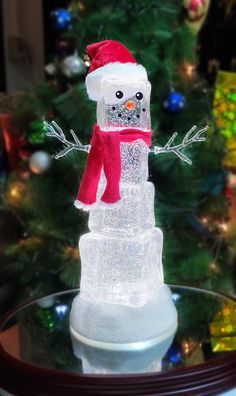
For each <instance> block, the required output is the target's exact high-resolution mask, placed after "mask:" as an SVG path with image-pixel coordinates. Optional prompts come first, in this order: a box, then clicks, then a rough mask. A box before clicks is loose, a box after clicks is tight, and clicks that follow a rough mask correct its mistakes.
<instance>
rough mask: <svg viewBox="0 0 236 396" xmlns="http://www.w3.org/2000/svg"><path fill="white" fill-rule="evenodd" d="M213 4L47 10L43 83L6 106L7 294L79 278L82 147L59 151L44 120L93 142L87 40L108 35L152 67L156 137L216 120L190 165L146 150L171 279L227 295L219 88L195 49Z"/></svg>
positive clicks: (28, 294) (140, 3)
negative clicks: (216, 110) (215, 95)
mask: <svg viewBox="0 0 236 396" xmlns="http://www.w3.org/2000/svg"><path fill="white" fill-rule="evenodd" d="M193 3H194V4H195V3H196V4H197V5H198V6H196V4H195V6H194V4H193ZM208 6H209V1H206V2H202V1H200V0H199V1H198V2H192V1H191V0H190V1H185V2H183V1H179V0H178V1H175V0H167V1H165V2H156V1H155V2H154V1H149V2H146V1H144V0H136V1H120V2H116V1H109V2H108V1H106V0H104V1H102V2H99V5H98V4H97V3H96V2H95V1H94V0H88V1H86V2H83V1H79V2H78V1H74V2H68V8H64V9H61V8H60V9H55V10H53V11H52V13H51V16H50V18H51V19H50V20H51V29H52V30H53V29H54V30H53V32H54V33H53V34H54V35H55V36H57V38H56V41H55V52H54V54H53V56H52V57H51V59H50V60H49V59H48V60H47V64H46V66H45V71H46V75H47V79H46V81H45V82H43V83H41V84H39V85H38V86H36V87H34V89H33V90H32V91H31V92H28V93H25V95H21V96H20V97H17V98H16V100H15V102H16V103H15V102H14V103H13V105H11V106H7V107H6V106H5V107H4V106H2V107H3V109H2V111H1V112H2V113H5V115H4V114H2V116H1V125H2V132H3V133H2V135H3V138H4V141H5V143H6V137H7V136H10V141H11V145H10V146H9V145H8V146H7V145H6V147H8V150H7V156H8V164H9V165H10V166H11V168H9V167H8V172H7V177H6V180H3V182H2V187H1V190H2V194H1V197H2V205H1V211H2V216H1V229H2V230H4V233H3V235H4V238H2V245H3V248H4V249H2V250H3V251H4V253H2V257H1V263H2V264H1V267H0V272H1V277H0V279H1V283H2V285H6V284H8V285H9V288H10V289H11V299H12V302H18V301H19V300H22V299H26V298H32V297H35V296H39V295H44V294H47V293H50V292H53V291H58V290H60V289H65V288H71V287H76V286H78V285H79V279H80V265H79V260H80V259H79V257H80V253H79V249H78V247H77V246H78V238H79V236H80V235H81V234H83V233H84V232H85V231H86V230H87V226H86V224H87V216H86V214H84V213H83V212H80V211H78V210H77V209H76V208H75V207H74V206H73V201H74V200H75V197H76V192H77V188H78V184H79V181H80V179H81V176H82V173H83V170H84V167H85V161H86V154H85V153H83V152H79V151H75V150H74V151H71V152H70V153H68V155H67V156H66V157H65V158H64V159H61V160H57V161H56V160H52V159H51V156H52V155H55V154H56V153H57V152H59V151H61V149H62V147H61V146H60V143H56V142H55V141H53V139H49V138H47V137H46V133H45V132H46V131H45V128H44V123H43V121H44V120H48V121H51V120H55V121H56V122H57V123H58V124H59V125H60V127H62V128H63V130H64V132H65V133H66V134H67V132H68V135H67V136H69V135H70V130H71V129H73V130H74V131H76V134H77V136H78V137H79V139H80V140H81V142H82V144H89V140H90V137H91V132H92V126H93V124H94V122H95V104H93V103H92V102H91V101H90V100H89V99H88V97H87V94H86V91H85V86H84V79H85V75H86V67H85V66H84V63H83V61H82V57H83V55H84V53H85V47H86V45H88V44H89V43H91V42H96V41H100V40H103V39H106V38H109V39H113V40H117V41H120V42H122V43H123V44H124V45H125V46H127V47H128V48H129V49H130V51H131V52H132V54H133V56H134V57H135V59H137V61H138V62H140V63H141V64H143V65H144V67H145V68H146V69H147V70H148V72H149V80H150V81H151V83H152V96H151V116H152V128H153V131H154V137H153V139H154V144H158V145H160V146H165V144H166V143H167V142H168V140H169V139H170V137H171V135H172V134H173V132H175V131H177V132H178V136H177V140H176V141H177V143H178V141H179V142H181V141H182V140H183V137H184V136H185V134H186V132H187V131H188V130H189V129H190V128H191V127H192V126H193V125H194V124H196V125H197V126H198V127H203V126H205V125H206V124H207V125H209V126H210V129H209V132H208V134H207V142H206V143H204V144H201V145H194V146H193V147H191V148H190V149H188V150H186V151H185V153H186V154H187V155H188V157H189V158H191V160H192V163H193V165H192V166H189V165H188V164H186V163H182V162H181V161H180V160H179V159H178V158H177V157H175V156H173V155H171V154H169V155H163V156H162V155H159V156H152V158H150V169H151V171H150V180H151V181H152V182H153V183H154V184H155V187H156V204H155V208H156V213H155V214H156V223H157V225H158V226H159V227H160V228H161V229H162V230H163V232H164V241H165V242H164V257H163V258H164V269H165V279H166V282H169V283H178V284H187V285H192V286H200V287H206V288H210V289H214V290H223V291H227V292H232V281H231V273H230V262H231V261H230V260H232V251H233V250H232V249H230V240H229V239H227V232H226V228H227V219H228V211H229V197H228V192H229V191H228V187H227V172H226V170H225V169H224V167H223V157H224V148H225V138H224V137H223V136H222V135H221V134H220V131H219V130H218V129H217V127H216V125H215V122H214V118H213V112H212V92H211V89H210V88H209V86H208V85H207V83H206V82H205V81H204V79H202V78H201V77H200V76H199V75H198V56H197V53H196V47H197V42H198V36H197V32H198V31H199V30H200V27H201V24H202V23H203V20H204V18H205V16H206V13H207V8H208ZM200 12H201V13H202V15H203V16H202V18H201V19H200V22H199V18H197V15H198V13H200ZM195 20H198V22H197V23H196V22H195ZM85 64H86V59H85ZM4 103H5V102H4ZM6 110H7V111H6ZM6 112H7V116H6ZM178 139H179V140H178ZM19 142H20V143H19Z"/></svg>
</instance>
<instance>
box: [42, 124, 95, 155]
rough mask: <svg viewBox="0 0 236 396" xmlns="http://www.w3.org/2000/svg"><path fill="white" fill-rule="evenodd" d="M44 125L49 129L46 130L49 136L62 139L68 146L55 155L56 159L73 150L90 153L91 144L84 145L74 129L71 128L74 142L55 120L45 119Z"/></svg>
mask: <svg viewBox="0 0 236 396" xmlns="http://www.w3.org/2000/svg"><path fill="white" fill-rule="evenodd" d="M44 125H45V127H46V128H47V131H48V132H46V135H47V136H49V137H54V138H56V139H58V140H60V142H62V143H63V144H64V145H65V146H66V147H65V148H64V149H63V150H62V151H60V152H59V153H58V154H56V155H55V158H56V159H58V158H61V157H64V156H65V155H66V154H68V153H69V152H70V151H71V150H79V151H85V152H86V153H89V151H90V148H91V146H90V144H87V145H83V144H82V143H81V142H80V140H79V138H78V137H77V136H76V134H75V132H74V131H73V129H71V130H70V133H71V135H72V137H73V139H74V142H70V141H69V140H67V139H66V137H65V134H64V132H63V130H62V129H61V128H60V127H59V125H58V124H57V123H56V122H55V121H52V122H51V123H49V122H47V121H44Z"/></svg>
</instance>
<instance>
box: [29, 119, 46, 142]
mask: <svg viewBox="0 0 236 396" xmlns="http://www.w3.org/2000/svg"><path fill="white" fill-rule="evenodd" d="M45 132H46V128H45V125H44V122H43V121H42V120H34V121H32V122H31V123H30V133H29V135H28V140H29V142H30V144H33V145H37V144H43V143H44V141H45Z"/></svg>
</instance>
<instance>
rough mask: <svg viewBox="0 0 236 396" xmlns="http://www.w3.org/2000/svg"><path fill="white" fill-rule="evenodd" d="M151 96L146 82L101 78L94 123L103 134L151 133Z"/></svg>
mask: <svg viewBox="0 0 236 396" xmlns="http://www.w3.org/2000/svg"><path fill="white" fill-rule="evenodd" d="M150 92H151V84H150V82H149V81H147V80H142V79H140V80H133V81H132V79H124V78H123V79H121V78H109V77H107V78H104V80H103V81H102V84H101V96H100V100H99V101H98V104H97V122H98V124H99V125H100V127H102V129H104V130H113V129H114V130H117V129H118V130H119V129H123V128H138V129H143V130H150V127H151V125H150Z"/></svg>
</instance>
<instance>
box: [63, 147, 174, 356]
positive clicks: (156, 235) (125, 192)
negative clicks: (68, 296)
mask: <svg viewBox="0 0 236 396" xmlns="http://www.w3.org/2000/svg"><path fill="white" fill-rule="evenodd" d="M148 155H149V148H148V147H147V146H146V144H145V143H144V142H143V141H142V140H136V141H135V142H133V143H121V160H122V175H121V183H120V189H121V196H122V199H121V201H120V202H119V203H118V204H117V205H116V206H111V207H109V205H108V206H104V205H101V202H100V201H99V197H100V196H101V195H102V192H103V191H104V188H105V183H106V180H105V178H104V176H102V177H101V181H100V185H99V190H98V199H97V202H98V203H97V205H96V207H94V208H92V209H91V210H90V213H89V229H90V230H91V232H89V233H87V234H85V235H83V236H82V237H81V238H80V242H79V249H80V254H81V264H82V277H81V284H80V294H79V295H78V296H77V297H76V299H75V300H74V302H73V306H72V311H71V317H70V324H71V329H72V332H73V333H74V335H76V334H77V335H78V338H79V339H81V340H82V341H84V342H85V343H88V344H91V345H95V346H100V347H109V345H111V348H113V347H114V348H115V345H118V348H119V347H121V349H122V345H123V348H124V349H126V348H129V347H128V345H129V344H130V343H133V344H134V343H135V344H137V343H140V342H151V343H152V342H159V341H160V339H161V338H163V337H164V339H166V338H168V335H169V336H170V335H171V334H173V333H174V331H175V329H176V320H177V316H176V310H175V307H174V304H173V302H172V299H171V293H170V291H169V288H168V287H167V286H166V285H164V280H163V269H162V245H163V236H162V232H161V230H160V229H158V228H155V219H154V186H153V184H152V183H150V182H148V181H147V179H148ZM157 340H159V341H157ZM137 345H138V344H137Z"/></svg>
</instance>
